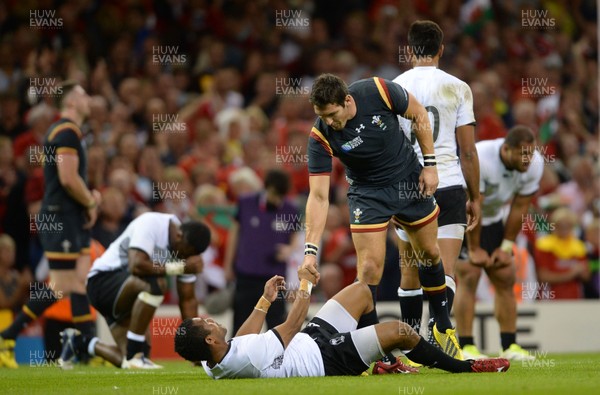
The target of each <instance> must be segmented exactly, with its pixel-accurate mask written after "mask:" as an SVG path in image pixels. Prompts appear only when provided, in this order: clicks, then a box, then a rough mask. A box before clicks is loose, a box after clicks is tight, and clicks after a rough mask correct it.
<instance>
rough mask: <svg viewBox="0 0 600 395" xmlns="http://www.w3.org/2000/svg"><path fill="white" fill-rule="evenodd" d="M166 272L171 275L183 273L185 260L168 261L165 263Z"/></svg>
mask: <svg viewBox="0 0 600 395" xmlns="http://www.w3.org/2000/svg"><path fill="white" fill-rule="evenodd" d="M165 272H166V273H167V275H169V276H176V275H179V274H183V273H184V272H185V262H183V261H176V262H167V263H166V264H165Z"/></svg>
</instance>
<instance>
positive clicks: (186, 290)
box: [177, 281, 198, 320]
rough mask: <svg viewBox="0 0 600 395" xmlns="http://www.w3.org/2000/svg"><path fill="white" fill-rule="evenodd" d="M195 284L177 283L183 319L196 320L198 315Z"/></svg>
mask: <svg viewBox="0 0 600 395" xmlns="http://www.w3.org/2000/svg"><path fill="white" fill-rule="evenodd" d="M194 287H195V282H183V281H177V295H178V296H179V311H180V312H181V319H183V320H185V319H186V318H194V317H196V316H197V315H198V300H197V299H196V293H195V290H194Z"/></svg>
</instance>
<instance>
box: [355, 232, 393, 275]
mask: <svg viewBox="0 0 600 395" xmlns="http://www.w3.org/2000/svg"><path fill="white" fill-rule="evenodd" d="M386 237H387V230H383V231H379V232H364V233H358V232H352V241H353V242H354V248H355V249H356V258H357V263H356V271H357V276H358V279H359V280H360V281H362V282H364V283H366V284H368V285H373V286H377V285H378V284H379V282H380V281H381V276H382V275H383V262H384V260H385V239H386Z"/></svg>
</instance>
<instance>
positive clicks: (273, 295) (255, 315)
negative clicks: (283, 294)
mask: <svg viewBox="0 0 600 395" xmlns="http://www.w3.org/2000/svg"><path fill="white" fill-rule="evenodd" d="M283 287H285V281H284V279H283V277H281V276H273V277H271V278H270V279H269V280H268V281H267V282H266V283H265V289H264V292H263V294H262V296H261V297H260V299H259V300H258V302H257V304H256V307H255V308H254V309H253V310H252V313H250V315H249V316H248V318H247V319H246V321H244V323H243V324H242V326H241V327H240V329H239V330H238V331H237V333H236V334H235V336H243V335H250V334H257V333H260V331H261V329H262V327H263V324H264V323H265V317H266V316H267V311H268V309H269V307H270V306H271V303H273V302H274V301H275V299H277V291H278V290H280V289H282V288H283Z"/></svg>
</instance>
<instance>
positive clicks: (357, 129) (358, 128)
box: [354, 123, 365, 133]
mask: <svg viewBox="0 0 600 395" xmlns="http://www.w3.org/2000/svg"><path fill="white" fill-rule="evenodd" d="M364 128H365V125H363V124H362V123H361V124H360V126H359V127H357V128H354V130H356V133H360V131H361V130H363V129H364Z"/></svg>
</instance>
